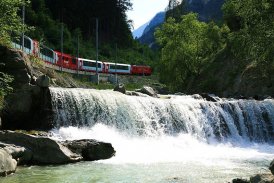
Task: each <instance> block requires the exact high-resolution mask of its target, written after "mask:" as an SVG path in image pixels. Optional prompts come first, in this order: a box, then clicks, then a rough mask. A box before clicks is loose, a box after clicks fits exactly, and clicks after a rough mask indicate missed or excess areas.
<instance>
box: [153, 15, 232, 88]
mask: <svg viewBox="0 0 274 183" xmlns="http://www.w3.org/2000/svg"><path fill="white" fill-rule="evenodd" d="M228 32H229V29H228V27H226V26H223V27H221V28H220V27H219V26H217V25H215V24H214V23H213V22H210V23H208V24H207V23H204V22H200V21H198V17H197V14H193V13H190V14H188V15H184V16H182V18H181V21H180V22H178V23H177V22H176V21H175V19H173V18H169V19H168V20H167V22H166V23H165V24H164V25H163V26H162V28H161V29H158V30H157V31H156V33H155V36H156V40H157V41H158V43H159V44H160V45H161V46H162V50H161V51H162V55H161V56H162V59H161V66H160V67H161V73H160V78H161V81H163V82H164V83H166V84H167V85H168V86H169V87H170V89H172V90H183V89H185V88H186V85H187V80H188V79H190V78H191V77H193V76H194V77H195V76H198V75H199V74H200V73H201V71H202V69H203V68H205V67H206V66H207V65H208V64H210V63H211V62H212V61H213V60H214V57H215V55H216V54H217V53H218V52H219V50H221V49H223V47H224V46H225V37H226V35H227V34H228Z"/></svg>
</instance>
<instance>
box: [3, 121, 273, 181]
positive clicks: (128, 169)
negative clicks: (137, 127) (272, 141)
mask: <svg viewBox="0 0 274 183" xmlns="http://www.w3.org/2000/svg"><path fill="white" fill-rule="evenodd" d="M53 133H54V136H53V138H56V139H62V138H63V139H83V138H88V139H89V138H90V139H98V140H102V141H106V142H111V143H112V144H113V146H114V148H115V149H116V156H115V157H113V158H111V159H109V160H104V161H97V162H80V163H76V164H69V165H61V166H42V167H39V166H31V167H19V168H18V169H17V171H16V173H15V174H14V175H10V176H8V177H7V178H0V182H3V183H25V182H26V183H37V182H39V183H74V182H77V183H78V182H80V183H93V182H95V183H113V182H114V183H116V182H117V183H132V182H133V183H196V182H197V183H222V182H224V183H225V182H226V183H227V182H230V181H231V180H232V179H233V178H238V177H239V178H247V177H249V176H252V175H254V174H257V173H264V172H268V170H267V167H268V166H269V164H270V161H271V160H272V159H273V158H274V155H273V152H274V146H273V145H269V144H251V143H250V144H248V143H244V144H236V143H234V144H232V143H212V144H208V143H207V142H202V141H200V140H197V139H196V138H194V137H192V136H190V135H188V134H181V135H179V136H161V137H149V138H148V137H136V136H128V135H126V134H123V133H121V132H119V131H118V130H116V129H114V128H110V127H107V126H105V125H102V124H101V125H100V124H98V125H95V126H94V127H92V128H75V127H68V128H61V129H59V130H56V131H54V132H53Z"/></svg>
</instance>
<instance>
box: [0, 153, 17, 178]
mask: <svg viewBox="0 0 274 183" xmlns="http://www.w3.org/2000/svg"><path fill="white" fill-rule="evenodd" d="M0 165H1V166H0V176H7V175H8V174H11V173H14V172H15V170H16V167H17V162H16V161H15V160H14V159H12V157H11V155H10V154H9V153H8V152H6V151H5V150H4V149H3V148H0Z"/></svg>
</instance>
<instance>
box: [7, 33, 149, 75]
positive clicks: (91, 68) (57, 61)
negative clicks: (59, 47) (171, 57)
mask: <svg viewBox="0 0 274 183" xmlns="http://www.w3.org/2000/svg"><path fill="white" fill-rule="evenodd" d="M12 44H13V47H14V48H17V49H22V39H20V41H13V43H12ZM23 51H24V52H25V53H27V54H29V55H33V56H35V57H39V58H40V59H42V60H43V61H44V62H46V63H48V64H52V65H57V66H59V67H61V68H66V69H71V70H79V71H86V72H96V61H95V60H91V59H86V58H77V57H74V56H72V55H70V54H66V53H61V52H60V51H56V50H53V49H51V48H49V47H47V46H45V45H43V44H39V42H38V41H36V40H33V39H31V38H29V37H27V36H24V48H23ZM97 64H98V67H97V69H98V72H99V73H106V74H123V75H145V76H150V75H151V74H152V69H151V67H150V66H146V65H130V64H122V63H112V62H107V61H97Z"/></svg>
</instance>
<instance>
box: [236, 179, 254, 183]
mask: <svg viewBox="0 0 274 183" xmlns="http://www.w3.org/2000/svg"><path fill="white" fill-rule="evenodd" d="M232 183H250V181H248V180H246V179H239V178H237V179H233V180H232Z"/></svg>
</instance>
